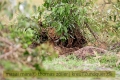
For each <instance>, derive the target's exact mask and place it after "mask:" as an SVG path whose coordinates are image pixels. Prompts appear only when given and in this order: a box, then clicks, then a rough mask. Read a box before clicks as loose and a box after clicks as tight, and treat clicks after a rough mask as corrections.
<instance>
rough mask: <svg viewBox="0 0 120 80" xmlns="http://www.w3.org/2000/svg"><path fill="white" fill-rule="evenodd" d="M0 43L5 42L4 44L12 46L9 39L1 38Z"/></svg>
mask: <svg viewBox="0 0 120 80" xmlns="http://www.w3.org/2000/svg"><path fill="white" fill-rule="evenodd" d="M0 42H4V43H6V44H8V45H12V43H11V42H10V41H9V40H8V39H6V38H3V37H0Z"/></svg>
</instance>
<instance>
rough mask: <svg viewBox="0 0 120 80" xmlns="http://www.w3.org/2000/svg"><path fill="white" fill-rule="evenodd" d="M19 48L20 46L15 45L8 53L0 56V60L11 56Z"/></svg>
mask: <svg viewBox="0 0 120 80" xmlns="http://www.w3.org/2000/svg"><path fill="white" fill-rule="evenodd" d="M20 46H21V45H20V44H18V45H16V46H15V47H14V48H13V49H12V50H11V51H9V52H7V53H4V54H3V55H1V56H0V59H2V58H4V57H7V56H9V55H11V54H12V53H13V52H15V51H16V50H17V49H19V48H20Z"/></svg>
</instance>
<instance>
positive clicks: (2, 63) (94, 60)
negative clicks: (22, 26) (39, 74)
mask: <svg viewBox="0 0 120 80" xmlns="http://www.w3.org/2000/svg"><path fill="white" fill-rule="evenodd" d="M17 1H23V0H17ZM32 2H33V4H35V5H41V4H43V0H34V1H32ZM98 3H102V0H99V1H98ZM5 18H6V17H1V18H0V20H2V19H5ZM5 23H7V21H6V22H5ZM14 27H16V26H13V30H10V33H9V32H8V33H5V35H7V38H8V39H11V38H10V37H11V35H12V36H14V37H15V39H14V41H16V42H15V43H16V44H17V41H18V43H19V41H20V40H19V39H21V38H24V39H21V40H25V41H26V40H27V39H28V36H30V34H26V33H24V34H23V33H21V32H18V31H17V30H14ZM10 29H11V28H10ZM8 31H9V30H8ZM3 32H4V31H3ZM18 33H19V34H18ZM3 34H4V33H3ZM23 35H24V36H23ZM3 36H4V35H3ZM18 36H19V37H18ZM21 36H22V37H21ZM116 37H117V36H116ZM107 38H108V37H107ZM103 39H105V38H103ZM109 39H112V38H109ZM14 41H13V42H14ZM28 41H29V40H28ZM26 42H27V41H26ZM24 43H25V42H24ZM0 44H1V43H0ZM22 45H25V44H22ZM0 46H1V45H0ZM43 52H44V51H43ZM17 54H18V53H17V52H15V56H17ZM20 54H22V52H20ZM23 54H24V53H23ZM34 54H36V53H34ZM0 55H1V54H0ZM119 58H120V57H118V56H117V54H116V53H112V54H109V53H108V54H107V53H106V55H102V56H95V57H88V58H86V59H85V60H82V59H78V58H76V57H75V56H74V55H69V56H67V57H65V56H61V57H59V58H54V59H53V60H48V59H46V60H45V61H44V62H43V66H44V68H45V69H46V70H56V71H63V70H67V71H69V70H72V71H78V70H91V71H96V70H102V71H105V70H110V71H116V77H114V78H46V79H45V78H43V79H37V78H34V79H33V78H32V79H31V78H29V79H28V78H11V79H10V78H9V79H2V78H1V72H2V71H3V70H31V69H32V68H31V66H30V65H26V64H24V61H23V62H20V61H21V60H20V59H28V57H25V56H24V57H23V56H22V58H21V57H17V58H14V57H13V59H9V57H8V59H0V80H68V79H69V80H120V64H118V60H119ZM25 62H26V61H25ZM31 63H32V62H31Z"/></svg>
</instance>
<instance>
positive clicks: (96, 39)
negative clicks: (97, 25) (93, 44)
mask: <svg viewBox="0 0 120 80" xmlns="http://www.w3.org/2000/svg"><path fill="white" fill-rule="evenodd" d="M85 24H86V27H87V28H88V30H89V31H90V33H91V34H92V35H93V36H94V38H95V39H96V40H97V41H99V40H98V37H97V36H96V35H95V33H94V32H93V31H92V29H91V28H90V26H89V25H88V24H87V23H86V22H85Z"/></svg>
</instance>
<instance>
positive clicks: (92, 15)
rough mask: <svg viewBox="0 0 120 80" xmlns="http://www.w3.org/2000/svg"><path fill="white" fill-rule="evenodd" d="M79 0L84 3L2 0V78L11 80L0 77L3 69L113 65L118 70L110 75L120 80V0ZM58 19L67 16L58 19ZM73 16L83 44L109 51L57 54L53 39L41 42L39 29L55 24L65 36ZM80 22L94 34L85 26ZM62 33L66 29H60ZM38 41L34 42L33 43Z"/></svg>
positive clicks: (108, 66) (71, 68) (93, 67)
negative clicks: (89, 54) (85, 54)
mask: <svg viewBox="0 0 120 80" xmlns="http://www.w3.org/2000/svg"><path fill="white" fill-rule="evenodd" d="M61 1H63V4H61V3H60V2H61ZM65 1H68V2H65ZM77 1H81V2H82V1H83V4H81V5H80V4H79V3H78V2H76V3H75V5H74V4H73V2H74V0H71V1H69V0H44V1H43V0H0V80H13V79H11V78H5V77H3V76H2V71H3V70H18V71H20V70H114V71H116V73H117V74H116V78H115V79H114V80H119V77H120V60H119V58H120V1H119V0H90V1H91V2H87V1H89V0H77ZM86 3H87V5H84V4H86ZM77 4H78V5H77ZM61 5H62V7H59V6H61ZM80 7H84V8H80ZM65 8H67V10H68V13H69V11H70V10H74V11H73V12H72V15H71V16H70V14H69V15H65V14H66V13H67V11H64V9H65ZM79 10H80V11H79ZM81 10H82V11H83V13H82V11H81ZM77 12H78V13H77ZM68 13H67V14H68ZM79 13H80V14H79ZM58 14H61V15H59V16H58ZM75 14H76V15H77V16H74V15H75ZM78 16H79V17H78ZM54 18H55V19H54ZM62 19H64V20H65V21H64V22H63V23H60V22H61V21H62ZM55 21H57V22H55ZM73 21H75V23H76V24H78V25H80V27H79V28H80V29H81V30H83V31H84V32H83V33H84V36H85V37H86V39H87V44H86V45H90V46H96V47H100V48H104V49H106V50H109V51H111V52H112V54H110V53H106V54H105V55H103V56H102V57H100V58H97V57H99V56H97V55H96V56H95V57H88V58H87V59H86V60H82V59H78V58H77V57H76V56H74V55H69V56H67V57H64V56H60V57H58V54H59V52H58V50H55V48H54V46H53V45H52V44H50V43H48V42H46V43H43V44H40V43H42V41H41V32H42V28H44V29H47V28H48V27H50V26H51V27H53V28H55V29H56V30H57V31H56V34H60V39H63V40H66V39H67V38H69V36H68V35H69V34H68V31H69V24H70V26H72V30H73V29H74V26H75V25H74V22H73ZM84 21H85V22H87V24H88V25H89V26H90V28H91V29H92V31H93V32H94V33H93V34H95V36H94V35H93V34H92V33H91V32H90V30H88V29H87V28H86V27H85V24H84ZM39 22H42V23H43V26H41V25H40V23H39ZM54 22H55V23H54ZM65 22H66V23H65ZM56 25H57V26H56ZM63 26H64V27H63ZM41 27H42V28H41ZM63 32H64V33H66V34H62V33H63ZM70 36H72V35H70ZM96 37H97V40H96V39H95V38H96ZM97 41H100V42H101V44H98V42H97ZM36 43H38V44H36ZM36 45H38V46H37V47H34V46H36ZM14 79H15V80H26V79H24V78H21V79H16V78H14ZM47 79H48V78H47ZM28 80H30V79H28ZM31 80H34V79H31ZM36 80H37V79H36ZM75 80H76V78H75ZM86 80H88V79H87V78H86ZM90 80H91V79H90ZM106 80H107V79H106Z"/></svg>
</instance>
